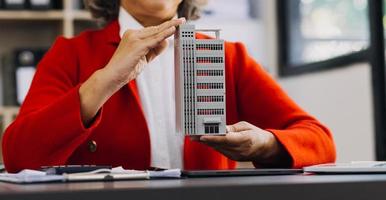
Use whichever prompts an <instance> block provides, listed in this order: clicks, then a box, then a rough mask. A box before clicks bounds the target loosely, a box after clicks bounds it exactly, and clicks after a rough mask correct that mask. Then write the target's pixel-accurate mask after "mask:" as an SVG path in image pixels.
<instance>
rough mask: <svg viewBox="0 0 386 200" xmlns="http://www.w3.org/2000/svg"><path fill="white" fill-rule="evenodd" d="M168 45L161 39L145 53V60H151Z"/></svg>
mask: <svg viewBox="0 0 386 200" xmlns="http://www.w3.org/2000/svg"><path fill="white" fill-rule="evenodd" d="M167 46H168V42H167V40H164V41H162V42H161V43H160V44H159V45H158V46H156V47H155V48H153V49H151V50H150V51H149V53H148V54H147V55H146V59H147V62H150V61H152V60H153V59H154V58H155V57H157V56H158V55H160V54H161V53H162V52H163V51H164V50H165V49H166V47H167Z"/></svg>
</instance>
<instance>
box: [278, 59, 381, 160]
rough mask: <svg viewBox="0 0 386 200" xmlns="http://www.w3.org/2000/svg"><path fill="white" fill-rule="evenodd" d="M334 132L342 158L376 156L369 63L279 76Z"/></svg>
mask: <svg viewBox="0 0 386 200" xmlns="http://www.w3.org/2000/svg"><path fill="white" fill-rule="evenodd" d="M279 82H280V84H281V85H282V87H283V88H284V89H285V90H286V91H287V92H288V94H289V95H290V96H291V97H292V98H293V99H294V100H295V101H296V102H297V103H298V104H299V105H301V106H302V107H303V108H304V109H305V110H306V111H308V112H309V113H310V114H312V115H314V116H315V117H317V118H318V119H319V120H320V121H322V122H323V123H324V124H326V125H327V126H328V127H329V128H330V129H331V131H332V132H333V134H334V139H335V143H336V147H337V153H338V161H353V160H373V159H375V147H374V146H375V145H374V130H373V129H374V128H373V127H374V125H373V109H372V105H373V104H372V94H371V73H370V67H369V66H368V65H367V64H357V65H353V66H348V67H346V68H342V69H335V70H330V71H326V72H318V73H313V74H308V75H302V76H295V77H291V78H281V79H279Z"/></svg>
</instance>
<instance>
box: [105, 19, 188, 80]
mask: <svg viewBox="0 0 386 200" xmlns="http://www.w3.org/2000/svg"><path fill="white" fill-rule="evenodd" d="M184 22H185V19H184V18H180V19H173V20H170V21H167V22H164V23H163V24H161V25H158V26H150V27H146V28H144V29H141V30H127V31H126V32H125V33H124V35H123V37H122V40H121V42H120V44H119V46H118V48H117V50H116V51H115V53H114V55H113V57H112V58H111V59H110V62H109V63H108V64H107V66H106V67H105V68H104V70H105V71H107V73H108V74H109V75H110V76H112V78H113V79H114V81H115V83H116V84H117V86H118V88H121V87H122V86H123V85H126V84H127V83H128V82H130V81H131V80H133V79H135V78H136V77H137V76H138V75H139V74H140V73H141V71H142V70H143V68H144V66H145V65H146V64H147V63H148V62H150V61H151V60H153V59H154V58H155V57H156V56H158V55H159V54H160V53H161V52H162V51H163V50H164V49H165V48H166V47H167V41H166V40H165V39H166V38H168V37H170V36H171V35H173V34H174V32H175V31H176V26H178V25H180V24H183V23H184Z"/></svg>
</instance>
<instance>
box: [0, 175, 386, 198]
mask: <svg viewBox="0 0 386 200" xmlns="http://www.w3.org/2000/svg"><path fill="white" fill-rule="evenodd" d="M0 199H1V200H5V199H23V200H27V199H39V200H43V199H52V200H55V199H67V200H70V199H71V200H76V199H81V200H86V199H92V200H98V199H107V200H113V199H152V200H159V199H167V200H173V199H178V200H181V199H188V200H189V199H194V200H201V199H210V200H215V199H219V200H227V199H232V200H247V199H254V200H260V199H261V200H265V199H286V200H290V199H297V200H302V199H313V200H318V199H323V200H332V199H348V200H356V199H364V200H368V199H386V175H341V176H335V175H324V176H314V175H293V176H255V177H225V178H224V177H223V178H194V179H174V180H147V181H146V180H140V181H119V182H88V183H52V184H33V185H15V184H8V183H0Z"/></svg>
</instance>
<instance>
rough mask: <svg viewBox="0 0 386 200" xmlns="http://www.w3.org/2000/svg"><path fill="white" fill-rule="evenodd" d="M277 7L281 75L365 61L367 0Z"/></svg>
mask: <svg viewBox="0 0 386 200" xmlns="http://www.w3.org/2000/svg"><path fill="white" fill-rule="evenodd" d="M278 3H279V4H278V6H279V12H278V15H279V16H278V17H279V20H278V22H279V24H278V28H279V33H280V38H279V39H280V42H279V44H281V45H282V46H281V47H280V51H279V57H280V66H281V67H282V68H281V69H280V73H281V75H290V74H294V73H297V72H303V71H314V70H315V69H320V68H325V67H331V66H342V65H348V64H351V63H353V62H359V61H363V60H365V58H366V52H365V50H367V49H368V48H369V46H370V40H369V37H370V34H369V30H370V29H369V16H368V13H369V11H368V0H334V1H331V0H290V1H288V0H279V1H278ZM326 61H330V62H326Z"/></svg>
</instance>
